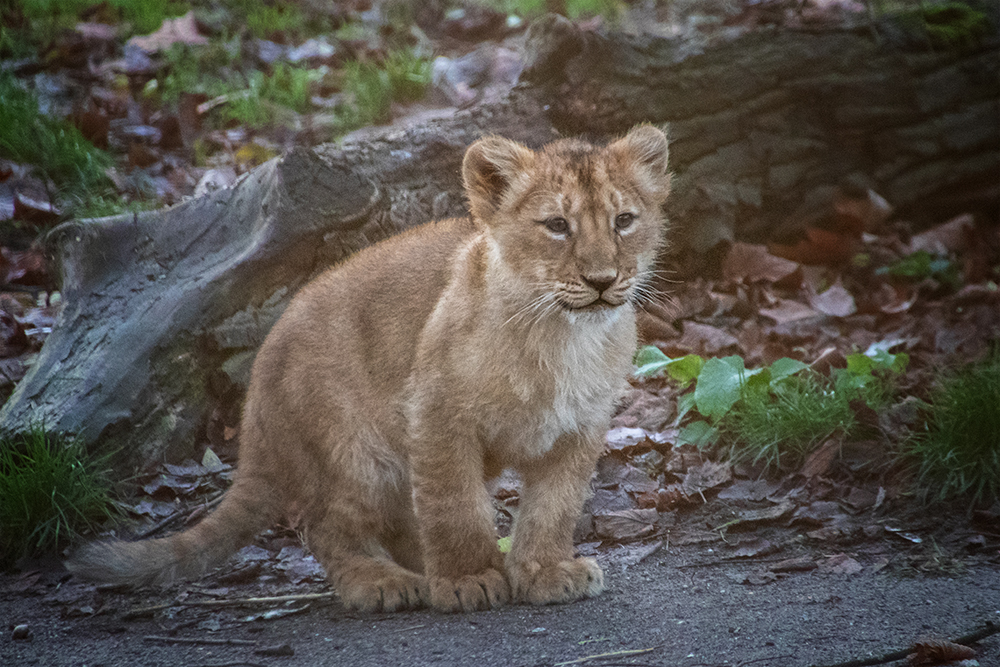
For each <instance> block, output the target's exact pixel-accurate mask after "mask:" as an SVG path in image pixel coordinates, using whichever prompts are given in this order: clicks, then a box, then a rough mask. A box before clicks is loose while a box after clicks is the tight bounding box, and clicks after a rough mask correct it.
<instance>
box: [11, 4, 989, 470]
mask: <svg viewBox="0 0 1000 667" xmlns="http://www.w3.org/2000/svg"><path fill="white" fill-rule="evenodd" d="M527 44H528V46H527V56H526V57H527V69H526V70H525V72H524V75H523V77H522V83H521V84H519V86H518V87H516V88H515V89H514V90H513V91H512V92H511V94H510V95H509V96H508V97H507V98H506V99H504V100H502V101H500V102H497V103H491V104H484V105H481V106H479V107H476V108H473V109H471V110H467V111H463V112H459V113H456V114H455V115H453V116H450V117H447V118H439V119H436V120H429V121H425V122H422V123H419V124H415V125H412V126H410V127H407V128H404V129H399V128H382V129H374V130H369V131H366V132H364V133H359V134H357V135H354V138H353V139H348V140H347V141H345V143H344V145H343V146H342V147H339V148H338V147H334V146H332V145H328V146H322V147H318V148H316V149H297V150H295V151H292V152H291V153H290V154H289V155H287V156H285V157H283V158H281V159H277V160H273V161H271V162H268V163H267V164H265V165H262V166H261V167H260V168H258V169H256V170H255V171H253V172H252V173H250V174H249V175H247V176H246V177H245V178H244V179H243V180H241V181H240V182H239V183H237V184H236V185H235V186H234V187H232V188H229V189H226V190H223V191H220V192H215V193H213V194H210V195H207V196H204V197H200V198H197V199H193V200H190V201H187V202H184V203H182V204H180V205H178V206H175V207H173V208H170V209H165V210H162V211H155V212H147V213H141V214H138V215H125V216H118V217H113V218H106V219H102V220H96V221H81V222H71V223H67V224H64V225H62V226H60V227H58V228H57V229H56V230H54V231H53V238H54V243H55V245H56V247H57V249H58V252H59V255H60V257H61V262H62V269H63V284H62V294H63V301H64V303H65V306H64V308H63V310H62V313H61V314H60V316H59V318H58V321H57V322H56V325H55V327H54V328H53V332H52V334H51V335H50V337H49V339H48V340H47V342H46V343H45V346H44V347H43V349H42V352H41V353H40V355H39V357H38V359H37V361H36V363H35V364H34V366H33V367H32V369H31V371H30V372H29V373H28V375H27V376H26V377H25V378H24V380H23V381H22V382H21V383H20V384H19V386H18V387H17V389H16V391H15V393H14V394H13V395H12V397H11V398H10V399H9V400H8V402H7V403H6V405H5V406H4V407H3V410H2V412H0V429H2V430H4V431H6V432H11V431H16V430H20V429H22V428H24V426H25V425H27V424H29V423H44V424H45V425H46V426H47V427H48V428H49V429H53V430H58V431H66V432H74V433H78V434H80V435H81V436H83V437H84V438H85V439H86V440H87V441H88V442H89V443H93V444H94V445H95V446H97V447H99V448H101V449H104V450H114V451H117V452H119V459H120V461H121V463H122V465H123V466H125V465H128V466H147V465H150V464H153V463H156V462H158V461H161V460H163V459H171V460H176V459H179V458H182V457H184V456H189V455H191V454H192V453H193V451H194V449H195V446H196V443H197V442H199V441H200V440H201V439H203V438H204V435H205V429H206V427H207V425H208V423H209V420H210V413H211V412H212V410H213V409H215V410H218V409H219V408H220V406H222V407H223V408H225V409H227V410H230V411H232V410H233V409H234V408H233V406H238V404H239V400H240V398H241V396H242V389H243V388H245V385H246V382H247V379H248V373H249V367H250V364H251V363H252V359H253V356H254V354H255V352H256V349H257V346H258V345H259V344H260V343H261V341H262V340H263V338H264V336H265V335H266V334H267V331H268V330H269V329H270V327H271V325H272V324H273V323H274V321H275V320H276V319H277V317H278V316H279V315H280V314H281V312H282V311H283V309H284V307H285V305H286V304H287V302H288V300H289V298H290V297H291V295H292V294H294V292H295V291H296V290H297V288H298V287H299V286H301V285H302V284H303V283H304V282H305V281H307V280H308V279H309V278H311V277H312V276H314V275H316V274H317V273H318V272H320V271H321V270H323V269H324V268H326V267H328V266H329V265H331V264H333V263H335V262H337V261H339V260H342V259H343V258H344V257H346V256H348V255H349V254H350V253H351V252H353V251H355V250H357V249H359V248H361V247H364V246H365V245H368V244H369V243H373V242H375V241H377V240H379V239H382V238H385V237H387V236H389V235H391V234H394V233H396V232H398V231H400V230H402V229H404V228H407V227H410V226H413V225H416V224H420V223H422V222H425V221H427V220H431V219H433V218H440V217H445V216H450V215H461V214H464V195H463V194H462V192H461V189H460V183H459V167H460V163H461V158H462V155H463V152H464V149H465V147H466V146H467V145H468V144H469V143H471V142H472V141H473V140H475V139H476V138H477V137H479V136H481V135H482V134H485V133H490V132H492V133H498V134H503V135H505V136H509V137H512V138H514V139H517V140H520V141H523V142H525V143H527V144H529V145H532V146H538V145H540V144H543V143H545V142H546V141H549V140H551V139H552V138H554V137H556V136H557V135H559V134H562V135H572V134H584V135H591V136H593V137H597V138H601V137H604V136H607V135H610V134H613V133H618V132H622V131H624V130H627V129H628V128H629V127H630V126H631V125H633V124H635V123H637V122H642V121H648V122H654V123H659V124H665V123H669V125H670V132H671V136H672V146H671V161H672V164H673V168H674V170H675V171H676V174H677V179H676V181H675V191H674V194H673V195H672V199H671V202H670V204H669V213H670V215H671V219H672V220H673V222H674V226H675V230H676V231H675V232H674V234H673V237H674V239H675V240H674V247H682V248H693V249H696V250H705V249H707V248H710V247H712V246H713V245H714V244H715V243H716V242H718V241H719V240H723V239H732V238H734V237H754V236H760V235H761V234H763V233H765V232H766V229H767V227H768V225H769V224H771V223H776V222H779V221H780V220H781V219H783V217H784V216H787V215H788V214H789V212H790V211H792V210H793V209H794V208H795V207H796V206H797V205H798V204H799V203H801V202H802V201H803V198H804V197H805V196H806V195H807V193H808V192H809V191H810V190H811V189H814V188H816V187H819V186H825V185H830V184H832V183H835V182H837V180H838V179H840V178H842V177H844V176H847V175H851V174H856V173H861V174H862V175H864V176H865V177H867V178H868V179H869V180H870V181H871V182H872V184H873V186H874V188H875V189H876V190H877V191H879V192H880V193H881V194H883V195H884V196H885V197H886V198H888V199H889V200H890V202H891V203H893V204H895V205H897V206H901V207H903V208H904V209H905V208H906V207H910V208H911V209H912V210H916V207H918V206H920V207H924V208H926V209H928V210H931V209H933V208H934V207H939V208H941V209H942V210H943V209H945V208H947V207H948V206H949V205H951V206H955V205H957V204H956V202H955V201H951V200H956V198H957V199H960V198H961V197H960V195H970V194H971V195H974V196H976V197H978V199H977V201H979V202H987V203H990V204H992V205H994V206H995V204H996V201H997V184H998V183H1000V127H998V123H997V118H998V106H997V105H998V99H1000V85H998V81H1000V77H998V68H1000V40H998V39H997V34H996V24H995V23H994V24H993V28H992V32H991V34H990V35H989V36H988V37H987V38H986V39H985V40H984V41H982V42H981V43H980V44H979V45H978V46H976V47H974V48H969V49H966V50H964V51H961V52H957V51H941V50H939V51H927V50H922V51H921V50H916V51H906V50H903V49H901V48H899V47H897V46H895V45H893V44H892V43H890V42H888V41H878V40H876V38H875V37H874V36H873V35H872V34H871V33H870V32H868V31H861V32H849V31H827V32H815V33H813V32H803V31H791V30H781V29H775V30H768V31H761V32H754V33H750V34H746V35H744V36H742V37H739V38H736V39H732V40H729V41H723V42H720V43H717V44H715V45H711V46H707V47H705V48H703V49H700V50H698V49H692V48H690V47H687V46H685V45H684V44H680V43H676V42H672V41H669V40H665V39H657V38H652V37H631V36H627V35H621V34H611V35H607V36H602V35H597V34H594V33H590V32H582V31H580V30H579V29H578V28H577V27H575V26H574V25H573V24H571V23H570V22H568V21H567V20H565V19H561V18H558V17H552V16H549V17H546V18H544V19H542V20H540V21H539V22H538V23H537V24H536V25H535V26H533V27H532V29H531V32H530V34H529V39H528V42H527ZM990 188H993V189H992V191H991V190H990ZM332 343H333V344H334V345H335V341H334V342H332ZM386 353H387V354H392V351H391V350H387V351H386Z"/></svg>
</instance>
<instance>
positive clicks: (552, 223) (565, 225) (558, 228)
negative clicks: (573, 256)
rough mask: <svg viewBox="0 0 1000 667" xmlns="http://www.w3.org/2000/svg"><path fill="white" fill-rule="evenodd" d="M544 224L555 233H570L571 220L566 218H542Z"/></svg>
mask: <svg viewBox="0 0 1000 667" xmlns="http://www.w3.org/2000/svg"><path fill="white" fill-rule="evenodd" d="M542 224H543V225H545V228H546V229H547V230H549V231H550V232H552V233H553V234H568V233H569V222H568V221H567V220H566V218H560V217H553V218H548V219H547V220H542Z"/></svg>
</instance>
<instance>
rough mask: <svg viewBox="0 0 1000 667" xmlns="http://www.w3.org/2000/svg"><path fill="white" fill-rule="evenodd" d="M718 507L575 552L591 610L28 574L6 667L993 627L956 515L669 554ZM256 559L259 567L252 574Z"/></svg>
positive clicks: (391, 656) (282, 581) (669, 661)
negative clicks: (125, 586) (598, 589)
mask: <svg viewBox="0 0 1000 667" xmlns="http://www.w3.org/2000/svg"><path fill="white" fill-rule="evenodd" d="M723 505H724V503H723V501H720V500H713V501H712V502H710V503H709V504H708V505H706V506H704V507H703V508H701V509H700V510H698V511H694V512H688V513H685V515H684V516H683V517H681V520H680V521H679V522H678V523H677V524H675V526H674V528H672V529H671V531H670V532H669V533H667V534H665V535H661V536H660V537H658V538H657V539H654V540H652V541H648V540H647V541H645V542H635V543H632V544H626V545H621V544H619V545H616V546H613V547H595V546H594V545H590V544H584V545H581V546H580V550H581V551H583V552H588V551H595V552H596V553H597V557H598V559H599V561H600V562H601V563H602V565H603V566H604V568H605V572H606V578H607V582H608V589H607V591H606V592H605V593H604V594H603V595H601V596H599V597H597V598H594V599H590V600H586V601H583V602H579V603H576V604H571V605H567V606H552V607H541V608H535V607H528V606H510V607H506V608H503V609H500V610H495V611H489V612H480V613H475V614H466V615H441V614H437V613H433V612H429V611H415V612H406V613H397V614H357V613H352V612H349V611H347V610H345V609H344V608H343V607H342V606H341V605H340V604H339V602H337V601H336V600H335V599H328V598H327V599H319V600H315V599H314V600H308V599H297V600H292V601H290V602H287V603H270V604H260V603H257V604H243V605H239V606H225V607H205V606H183V605H184V604H186V603H191V602H194V601H201V600H213V599H214V600H228V601H232V600H237V599H245V598H251V597H259V596H275V595H303V594H315V593H323V592H325V591H328V590H329V589H328V587H327V586H326V585H325V584H324V583H322V580H321V578H320V576H319V573H318V572H315V571H314V570H315V569H316V566H315V563H314V562H312V560H311V557H309V556H305V557H304V559H301V560H299V561H295V563H294V567H291V568H290V569H288V568H286V570H285V571H284V572H282V571H281V570H280V568H281V567H282V566H281V565H280V564H279V565H278V566H277V568H278V569H275V568H274V567H272V565H273V564H274V562H275V560H276V558H275V557H274V555H273V553H272V552H270V551H268V550H267V549H263V548H261V547H256V546H255V547H248V548H247V549H245V550H244V551H243V552H241V553H240V554H239V556H238V558H237V559H236V560H234V561H233V562H232V563H231V565H230V566H229V567H228V568H223V569H222V570H220V571H219V572H217V573H216V574H214V575H210V576H209V577H207V578H206V579H204V580H202V581H201V582H197V583H194V584H185V585H183V586H182V587H180V588H175V589H171V590H166V591H154V590H143V591H137V592H128V591H123V590H120V589H98V588H95V587H93V586H90V585H86V584H81V583H78V582H76V581H75V580H74V579H72V578H71V577H70V576H69V575H68V574H66V573H65V571H64V570H62V568H61V565H60V564H59V563H58V562H35V563H28V564H26V566H25V567H23V568H22V570H21V572H20V573H13V574H3V575H0V608H2V610H3V619H4V623H5V625H6V626H7V628H6V631H5V632H4V633H3V638H2V639H0V664H2V665H44V666H46V667H48V666H53V667H55V666H63V665H65V666H73V667H83V666H87V667H96V666H98V665H103V666H107V667H113V666H119V665H130V666H135V665H143V666H145V665H149V666H153V665H185V666H188V667H222V666H226V667H230V666H232V667H236V666H237V665H262V666H267V667H270V666H279V665H350V666H351V667H364V666H367V665H371V666H372V667H376V666H377V667H392V666H396V665H398V666H404V665H405V666H408V667H409V666H412V665H425V664H428V665H430V664H433V665H442V666H444V665H502V666H509V667H556V666H560V665H577V664H589V665H601V666H603V667H607V666H608V665H639V666H654V665H655V666H662V667H666V666H670V667H675V666H676V667H694V666H700V667H707V666H715V665H732V666H735V665H749V664H754V665H763V666H766V667H807V666H811V665H822V666H824V667H826V666H828V665H835V664H837V663H841V662H845V661H850V660H863V659H869V660H870V659H872V658H873V657H876V656H884V655H886V654H889V653H891V652H894V651H899V650H902V649H906V648H907V647H910V646H912V645H913V644H914V642H917V641H920V640H925V639H956V638H959V637H962V636H964V635H967V634H970V633H972V632H973V631H975V630H977V629H979V628H982V627H984V626H985V625H986V624H987V623H993V624H994V625H997V626H1000V552H997V549H996V548H995V545H992V543H990V544H988V545H987V546H986V547H985V548H982V547H977V544H978V543H977V541H976V540H975V539H972V540H970V539H968V536H970V535H972V536H974V535H976V534H981V531H977V530H974V529H971V528H970V525H969V524H967V523H966V522H965V521H964V519H961V520H956V519H954V518H953V517H954V514H953V513H952V512H950V511H945V510H944V509H942V510H940V511H941V515H940V516H931V515H927V514H926V513H923V514H921V513H917V514H915V515H912V516H911V517H910V518H909V519H907V518H901V517H893V518H890V517H889V516H882V517H876V518H875V520H874V521H872V522H871V523H873V525H881V526H883V527H892V526H897V525H902V526H906V525H907V524H909V525H918V524H919V525H920V526H924V527H928V526H932V527H934V528H925V529H923V530H919V529H918V532H917V533H911V532H906V531H896V530H884V531H883V532H878V531H869V534H868V535H867V536H866V537H864V538H863V539H861V540H857V539H853V540H851V541H850V542H848V543H843V542H840V543H838V542H836V541H829V540H825V541H816V540H810V539H807V538H806V537H804V536H803V535H800V534H799V533H798V532H797V531H796V530H795V529H794V528H792V527H790V526H777V527H767V526H765V527H762V528H759V529H757V530H755V531H753V532H751V533H730V534H728V535H725V536H724V537H723V536H721V535H720V534H719V533H718V531H716V532H715V534H714V537H711V535H712V533H711V532H707V533H706V535H707V537H706V538H705V541H702V542H698V541H697V540H694V541H692V540H688V542H689V543H688V544H685V545H683V546H678V545H676V544H673V545H672V544H670V537H671V535H676V534H680V533H682V532H683V533H685V534H689V535H690V534H691V531H692V530H693V529H696V528H698V527H699V526H700V527H701V528H704V527H705V525H706V524H707V523H711V520H710V519H708V517H709V516H710V514H711V513H713V512H714V513H715V514H716V515H718V512H719V509H720V507H721V506H723ZM917 540H919V542H918V541H917ZM963 543H964V544H965V546H964V547H963V546H960V545H962V544H963ZM762 545H763V546H762ZM272 546H274V545H273V544H272ZM286 552H287V553H297V554H301V551H300V550H298V549H297V547H290V548H285V549H283V550H282V551H281V553H282V554H285V553H286ZM260 554H263V556H260ZM258 557H261V558H263V565H260V564H254V563H253V559H254V558H258ZM247 562H250V563H251V567H249V568H248V567H246V564H247ZM282 562H284V561H282ZM310 568H312V571H311V570H310ZM295 571H297V572H299V575H300V576H294V574H293V573H294V572H295ZM234 572H236V573H237V574H239V573H240V572H246V573H248V574H247V576H245V577H243V578H244V579H245V581H244V582H242V583H234V582H233V581H232V579H238V578H239V577H238V576H237V577H233V576H232V575H233V573H234ZM227 575H230V576H229V577H227ZM220 580H221V581H220ZM295 581H298V583H294V582H295ZM157 605H159V606H161V607H162V608H160V609H158V610H156V611H152V612H145V613H143V612H138V613H136V610H139V609H142V608H145V607H150V606H157ZM18 625H26V626H27V632H28V634H29V636H30V638H27V639H14V638H13V636H14V635H15V634H21V633H24V632H25V630H24V629H21V630H17V631H15V630H14V628H15V626H18ZM975 649H976V651H977V653H976V657H975V659H974V660H973V661H970V662H966V663H962V664H966V665H975V664H978V665H981V666H982V667H986V666H990V665H992V666H996V665H1000V634H994V635H992V636H990V637H987V638H985V639H983V640H982V641H980V642H979V643H978V644H977V645H975ZM855 664H858V663H855ZM865 664H875V663H865ZM887 664H896V665H899V664H903V663H902V662H899V661H893V662H891V663H887ZM935 664H940V663H935ZM955 664H958V663H955Z"/></svg>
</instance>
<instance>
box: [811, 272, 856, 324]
mask: <svg viewBox="0 0 1000 667" xmlns="http://www.w3.org/2000/svg"><path fill="white" fill-rule="evenodd" d="M809 305H810V306H812V307H813V308H815V309H816V310H818V311H819V312H821V313H823V314H825V315H832V316H834V317H847V316H848V315H853V314H854V313H856V312H858V307H857V305H856V304H855V303H854V297H853V296H851V293H850V292H848V291H847V290H846V289H845V288H844V286H843V285H842V284H841V283H840V278H837V282H835V283H834V284H833V285H831V286H830V287H828V288H827V289H826V290H824V291H822V292H819V293H817V292H815V291H813V289H812V287H811V286H810V289H809Z"/></svg>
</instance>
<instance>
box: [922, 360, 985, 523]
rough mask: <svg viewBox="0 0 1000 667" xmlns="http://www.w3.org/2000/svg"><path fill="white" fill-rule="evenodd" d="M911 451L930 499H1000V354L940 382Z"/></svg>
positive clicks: (956, 372)
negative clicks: (923, 426) (923, 425)
mask: <svg viewBox="0 0 1000 667" xmlns="http://www.w3.org/2000/svg"><path fill="white" fill-rule="evenodd" d="M905 449H906V452H907V454H909V456H911V457H912V458H913V460H914V461H915V462H916V465H917V466H918V469H919V484H920V487H921V489H922V491H923V494H924V495H925V496H926V497H928V498H932V499H945V498H950V497H955V496H967V497H969V498H971V500H972V501H973V503H975V502H980V501H981V502H987V503H988V502H990V501H992V500H998V499H1000V351H994V353H993V354H992V355H991V356H990V358H989V359H987V360H986V361H985V362H982V363H978V364H972V365H969V366H966V367H964V368H962V369H959V370H957V371H953V372H950V373H946V374H944V375H943V376H942V377H941V378H940V379H939V382H938V384H937V386H936V387H935V389H934V390H933V391H932V392H931V396H930V401H929V417H928V420H927V423H926V427H925V428H924V429H923V430H920V431H918V432H916V433H914V434H913V435H912V437H911V438H910V439H909V441H908V442H907V443H906V447H905Z"/></svg>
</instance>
